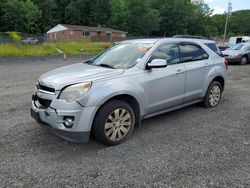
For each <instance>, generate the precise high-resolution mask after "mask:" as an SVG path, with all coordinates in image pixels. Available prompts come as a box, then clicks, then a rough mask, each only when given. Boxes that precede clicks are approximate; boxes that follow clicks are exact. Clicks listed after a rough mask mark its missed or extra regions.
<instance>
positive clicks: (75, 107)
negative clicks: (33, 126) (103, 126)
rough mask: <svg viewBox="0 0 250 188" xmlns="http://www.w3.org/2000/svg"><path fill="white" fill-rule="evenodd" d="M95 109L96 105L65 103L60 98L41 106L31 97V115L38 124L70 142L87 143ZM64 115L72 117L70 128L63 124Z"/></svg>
mask: <svg viewBox="0 0 250 188" xmlns="http://www.w3.org/2000/svg"><path fill="white" fill-rule="evenodd" d="M96 109H97V107H83V106H81V105H80V104H78V103H77V102H75V103H67V102H65V101H62V100H54V101H52V103H51V105H50V107H48V108H41V107H38V106H37V104H36V101H35V100H34V99H33V100H32V108H31V116H32V117H33V118H34V119H35V120H36V121H37V122H38V123H39V125H40V126H42V127H44V128H47V129H49V130H51V131H52V132H53V133H54V134H56V135H57V136H59V137H62V138H64V139H66V140H68V141H72V142H77V143H87V142H88V141H89V136H90V132H91V127H92V121H93V119H94V115H95V112H96ZM65 117H74V121H73V126H72V127H71V128H67V127H66V126H65V124H64V123H65Z"/></svg>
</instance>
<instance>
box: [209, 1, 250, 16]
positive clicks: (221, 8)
mask: <svg viewBox="0 0 250 188" xmlns="http://www.w3.org/2000/svg"><path fill="white" fill-rule="evenodd" d="M204 1H205V3H207V4H208V5H209V7H210V8H211V9H214V12H213V14H223V13H224V12H225V11H227V7H228V2H229V1H230V2H231V3H232V5H233V11H237V10H243V9H250V0H204Z"/></svg>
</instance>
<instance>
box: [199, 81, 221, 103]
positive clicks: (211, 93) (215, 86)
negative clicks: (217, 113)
mask: <svg viewBox="0 0 250 188" xmlns="http://www.w3.org/2000/svg"><path fill="white" fill-rule="evenodd" d="M221 95H222V86H221V84H220V83H219V82H217V81H213V82H212V83H211V84H210V85H209V87H208V90H207V93H206V96H205V98H204V101H203V105H204V106H205V107H206V108H214V107H216V106H217V105H218V104H219V102H220V99H221Z"/></svg>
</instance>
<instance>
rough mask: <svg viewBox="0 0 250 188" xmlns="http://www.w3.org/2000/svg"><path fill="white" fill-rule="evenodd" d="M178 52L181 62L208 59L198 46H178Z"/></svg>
mask: <svg viewBox="0 0 250 188" xmlns="http://www.w3.org/2000/svg"><path fill="white" fill-rule="evenodd" d="M180 51H181V58H182V61H183V62H190V61H198V60H203V59H208V54H207V53H206V52H205V51H204V50H203V49H202V48H201V47H200V46H198V45H193V44H180Z"/></svg>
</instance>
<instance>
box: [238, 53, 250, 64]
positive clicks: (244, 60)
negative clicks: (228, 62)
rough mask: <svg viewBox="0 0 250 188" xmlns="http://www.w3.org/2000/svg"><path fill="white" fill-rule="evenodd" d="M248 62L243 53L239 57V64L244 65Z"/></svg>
mask: <svg viewBox="0 0 250 188" xmlns="http://www.w3.org/2000/svg"><path fill="white" fill-rule="evenodd" d="M247 62H248V57H247V56H246V55H244V56H243V57H242V58H241V59H240V63H239V64H240V65H246V64H247Z"/></svg>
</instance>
